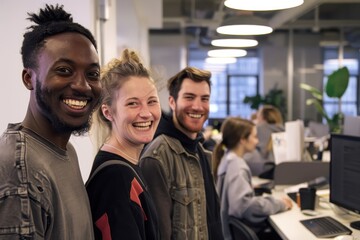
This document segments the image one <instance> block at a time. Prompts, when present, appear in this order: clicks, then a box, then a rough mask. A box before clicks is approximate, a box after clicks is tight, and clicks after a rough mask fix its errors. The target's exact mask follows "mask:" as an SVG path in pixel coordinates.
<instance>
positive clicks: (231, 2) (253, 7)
mask: <svg viewBox="0 0 360 240" xmlns="http://www.w3.org/2000/svg"><path fill="white" fill-rule="evenodd" d="M303 3H304V0H274V1H270V0H226V1H225V2H224V5H225V6H226V7H228V8H233V9H238V10H246V11H272V10H280V9H287V8H293V7H297V6H300V5H302V4H303Z"/></svg>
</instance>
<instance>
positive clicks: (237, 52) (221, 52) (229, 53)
mask: <svg viewBox="0 0 360 240" xmlns="http://www.w3.org/2000/svg"><path fill="white" fill-rule="evenodd" d="M246 54H247V52H246V50H243V49H214V50H209V51H208V56H209V57H243V56H246Z"/></svg>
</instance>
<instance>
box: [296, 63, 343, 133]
mask: <svg viewBox="0 0 360 240" xmlns="http://www.w3.org/2000/svg"><path fill="white" fill-rule="evenodd" d="M349 79H350V73H349V69H348V68H347V67H342V68H339V69H337V70H335V71H334V72H333V73H331V74H330V75H329V77H328V79H327V82H326V84H325V93H326V95H327V96H328V97H330V98H337V99H338V112H337V113H336V114H334V115H333V116H329V115H328V114H327V113H326V111H325V109H324V107H323V91H321V90H319V89H317V88H315V87H312V86H310V85H308V84H305V83H301V84H300V87H301V88H302V89H304V90H306V91H308V92H309V93H311V95H312V96H313V98H311V99H307V100H306V105H314V107H315V108H316V110H317V111H318V112H319V113H320V114H321V116H322V117H323V118H325V119H326V122H327V124H328V125H329V128H330V131H331V132H335V133H340V132H341V130H342V124H343V119H344V116H343V113H342V111H341V97H342V96H343V95H344V93H345V91H346V89H347V87H348V85H349Z"/></svg>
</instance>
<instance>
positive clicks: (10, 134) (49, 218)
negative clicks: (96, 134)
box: [0, 5, 101, 240]
mask: <svg viewBox="0 0 360 240" xmlns="http://www.w3.org/2000/svg"><path fill="white" fill-rule="evenodd" d="M28 15H29V18H28V19H29V20H30V21H32V22H34V25H32V26H31V27H29V28H28V31H27V32H26V33H25V34H24V40H23V43H22V48H21V54H22V61H23V66H24V69H23V71H22V81H23V83H24V85H25V87H26V88H27V89H28V90H29V91H30V100H29V104H28V109H27V113H26V115H25V118H24V120H23V121H22V122H21V123H16V124H9V125H8V128H7V130H6V131H5V132H4V133H3V135H2V136H1V139H0V162H1V163H0V165H1V168H0V212H1V214H0V239H10V240H11V239H51V240H53V239H61V240H67V239H68V240H73V239H93V229H92V222H91V213H90V207H89V201H88V198H87V195H86V190H85V187H84V183H83V180H82V177H81V173H80V169H79V163H78V159H77V155H76V152H75V149H74V147H73V146H72V145H71V144H70V143H69V138H70V136H71V134H72V133H74V134H78V135H80V134H82V133H85V132H86V131H87V130H88V128H89V120H90V116H91V113H92V112H93V110H94V109H95V108H96V107H97V106H98V103H99V98H100V94H101V84H100V82H99V76H100V67H99V58H98V53H97V47H96V42H95V39H94V37H93V36H92V34H91V33H90V31H89V30H88V29H86V28H84V27H83V26H81V25H79V24H77V23H75V22H73V20H72V17H71V14H69V13H68V12H66V11H65V10H64V9H63V6H59V5H56V6H53V5H46V7H44V8H43V9H40V12H39V13H38V14H35V13H31V14H30V13H29V14H28Z"/></svg>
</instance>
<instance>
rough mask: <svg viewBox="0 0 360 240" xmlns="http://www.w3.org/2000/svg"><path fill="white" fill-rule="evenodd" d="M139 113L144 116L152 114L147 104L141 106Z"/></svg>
mask: <svg viewBox="0 0 360 240" xmlns="http://www.w3.org/2000/svg"><path fill="white" fill-rule="evenodd" d="M139 115H140V117H142V118H150V117H151V116H152V114H151V112H150V110H149V108H148V107H147V106H144V107H142V108H141V110H140V113H139Z"/></svg>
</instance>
